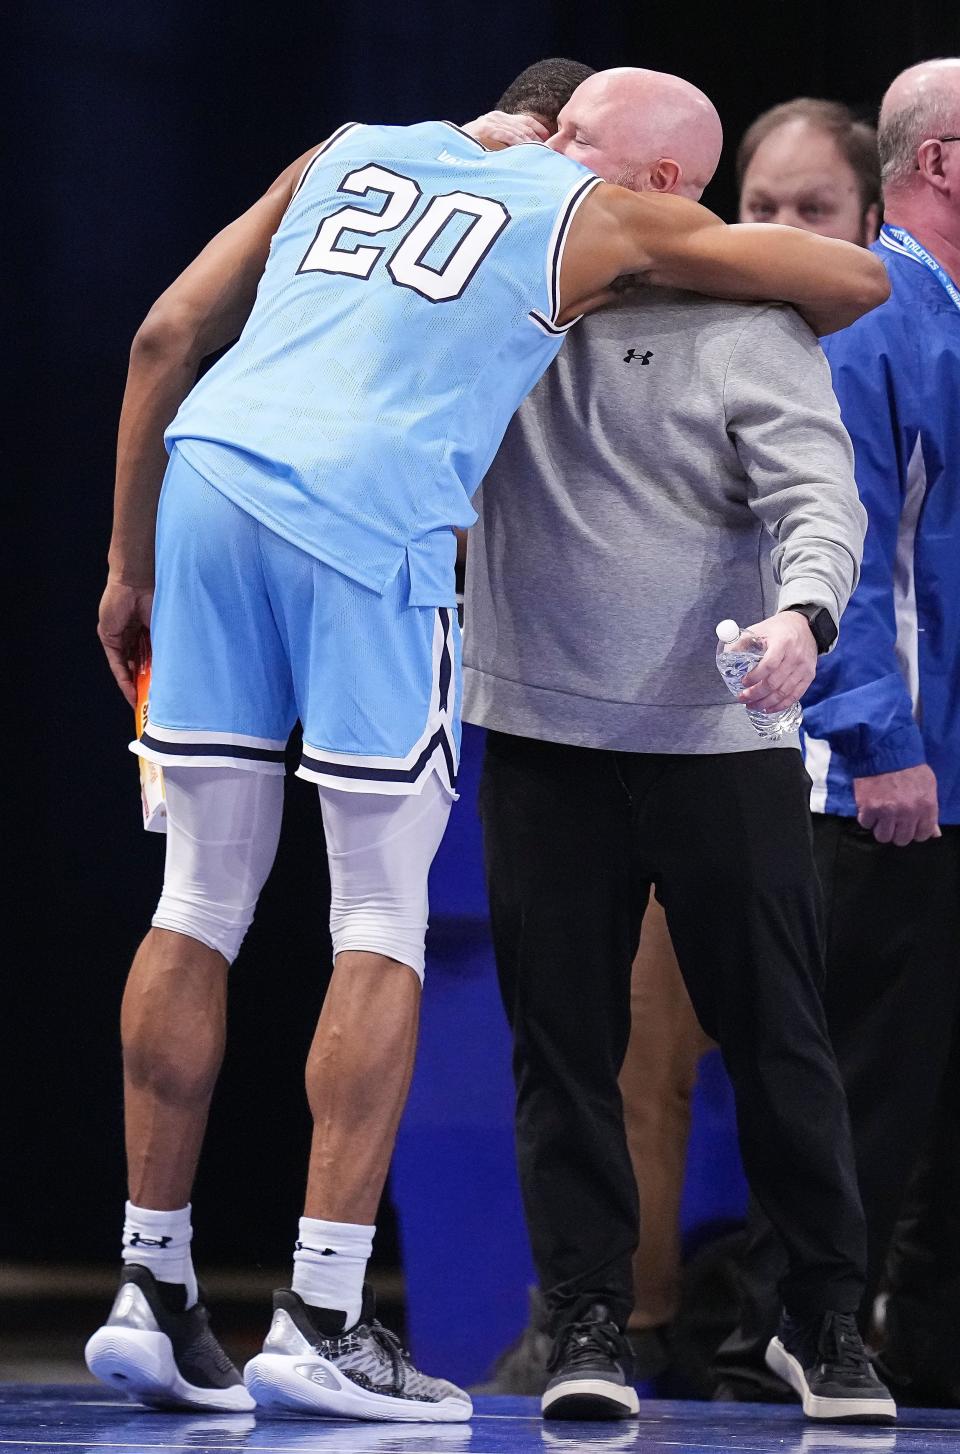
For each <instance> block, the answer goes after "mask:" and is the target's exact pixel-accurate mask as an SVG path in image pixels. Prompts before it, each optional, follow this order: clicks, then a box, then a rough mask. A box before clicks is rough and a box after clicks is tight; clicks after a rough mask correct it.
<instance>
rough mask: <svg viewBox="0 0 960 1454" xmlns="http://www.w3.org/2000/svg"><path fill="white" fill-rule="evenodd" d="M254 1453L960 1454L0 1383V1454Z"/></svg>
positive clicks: (651, 1414) (842, 1432)
mask: <svg viewBox="0 0 960 1454" xmlns="http://www.w3.org/2000/svg"><path fill="white" fill-rule="evenodd" d="M100 1449H109V1450H132V1451H145V1450H152V1449H178V1450H194V1451H201V1454H202V1451H213V1450H230V1449H250V1450H262V1451H276V1454H285V1451H287V1450H297V1451H299V1454H366V1451H368V1450H369V1451H370V1454H461V1451H463V1454H549V1451H551V1450H557V1451H565V1454H580V1451H583V1454H591V1451H594V1450H597V1451H599V1450H603V1449H609V1450H620V1449H627V1450H634V1451H636V1454H660V1451H661V1450H662V1451H665V1454H666V1451H669V1454H704V1451H711V1454H713V1451H730V1454H814V1451H817V1454H848V1451H861V1454H888V1451H889V1454H921V1451H923V1454H927V1451H930V1454H948V1451H949V1454H958V1451H960V1413H956V1412H952V1413H945V1412H941V1411H939V1410H922V1411H917V1410H909V1409H908V1410H906V1411H904V1412H902V1413H901V1422H900V1424H899V1425H898V1426H897V1428H895V1429H894V1428H878V1429H871V1428H853V1427H846V1428H844V1427H839V1428H830V1427H827V1426H814V1425H811V1424H809V1423H806V1422H805V1421H804V1419H803V1417H802V1415H801V1413H800V1411H799V1409H794V1408H791V1407H783V1406H780V1405H768V1404H705V1403H662V1402H654V1401H651V1402H645V1403H642V1404H641V1406H640V1418H639V1421H634V1420H628V1421H625V1422H624V1423H623V1424H544V1423H543V1422H542V1421H541V1419H540V1417H539V1413H538V1409H537V1401H536V1400H535V1399H527V1398H480V1399H477V1400H476V1414H475V1416H474V1419H473V1422H472V1423H470V1424H447V1425H443V1424H353V1423H333V1422H329V1423H328V1422H323V1421H320V1420H318V1419H301V1418H295V1417H287V1418H269V1419H268V1418H257V1419H255V1418H254V1417H253V1415H248V1414H211V1415H208V1416H207V1417H205V1418H200V1417H193V1416H192V1415H185V1414H161V1413H151V1412H150V1411H148V1410H146V1409H143V1408H142V1407H140V1406H138V1405H136V1404H130V1403H121V1402H117V1401H116V1400H114V1399H112V1398H110V1396H109V1394H108V1393H107V1392H106V1391H104V1392H101V1391H100V1390H99V1389H96V1388H72V1387H63V1388H56V1387H39V1386H29V1385H26V1386H25V1385H17V1384H0V1454H7V1451H10V1454H26V1451H34V1450H36V1451H38V1454H40V1451H45V1454H57V1451H59V1450H64V1451H66V1450H89V1451H91V1454H92V1451H94V1450H100Z"/></svg>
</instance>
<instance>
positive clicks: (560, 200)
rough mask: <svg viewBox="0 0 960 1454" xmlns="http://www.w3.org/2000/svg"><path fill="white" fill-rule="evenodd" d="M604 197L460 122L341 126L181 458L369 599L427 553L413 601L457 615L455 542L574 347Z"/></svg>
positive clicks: (310, 177) (547, 154)
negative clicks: (504, 443) (545, 379)
mask: <svg viewBox="0 0 960 1454" xmlns="http://www.w3.org/2000/svg"><path fill="white" fill-rule="evenodd" d="M598 181H599V179H598V178H597V177H595V176H594V175H593V173H591V172H589V171H587V170H586V168H584V167H582V166H580V165H579V164H578V163H576V162H573V161H571V160H569V159H568V158H566V157H562V156H560V155H558V154H557V153H555V152H552V151H550V150H549V149H547V148H546V147H543V146H539V145H529V146H519V147H513V148H509V149H507V150H504V151H500V152H487V151H486V150H485V149H484V148H483V147H482V146H480V144H479V143H478V142H475V141H474V140H473V139H472V138H471V137H469V136H467V135H466V133H465V132H462V131H460V130H459V128H457V127H456V126H453V125H451V124H450V123H448V122H439V121H437V122H425V123H422V124H420V125H417V126H409V127H383V126H361V125H348V126H344V127H341V128H340V130H339V131H337V132H336V133H334V135H333V136H332V137H331V138H330V139H329V141H327V143H326V144H325V145H324V146H322V147H321V148H320V149H319V151H318V152H317V153H316V154H315V156H314V157H313V159H312V160H311V161H310V163H309V165H308V166H307V168H306V171H305V172H304V175H303V178H302V179H301V182H300V185H299V187H298V190H297V192H296V194H295V196H294V197H293V199H292V201H291V203H290V206H289V207H288V209H287V212H286V214H285V216H284V218H283V221H282V222H281V224H280V227H279V229H278V231H277V233H276V235H275V237H274V239H273V242H272V244H271V248H270V256H269V259H268V261H267V266H266V269H265V272H264V274H263V277H262V279H261V282H260V287H259V290H258V293H257V299H256V303H255V304H254V307H253V310H252V312H251V314H250V318H249V320H248V322H247V325H246V327H245V328H244V330H243V333H242V334H241V336H240V339H239V340H238V342H237V343H236V344H234V346H233V347H232V348H231V349H230V350H229V351H228V352H227V353H226V354H225V355H224V356H223V358H221V359H220V360H219V361H218V362H217V363H216V364H215V365H214V367H213V368H212V369H211V370H210V371H209V372H208V373H207V374H206V375H205V376H204V377H203V378H202V379H201V380H200V381H199V383H198V384H197V385H196V386H195V388H194V389H193V390H192V392H191V393H190V395H189V396H188V398H187V399H186V401H185V402H184V404H183V406H182V408H181V409H180V412H179V413H178V415H177V417H176V419H175V420H174V421H173V423H172V425H171V426H170V428H169V430H168V431H167V444H168V447H172V446H173V445H176V446H177V447H178V449H179V450H180V452H181V453H182V455H183V456H184V458H185V459H186V460H188V461H189V463H190V464H191V465H192V466H193V467H194V468H195V469H196V470H197V471H199V473H200V474H201V475H202V476H203V477H204V478H205V479H206V480H208V481H209V482H210V483H211V484H213V485H214V486H215V487H216V488H217V489H218V490H220V491H222V493H223V494H225V495H226V496H228V497H229V499H231V500H232V501H234V503H235V504H237V505H239V506H240V507H241V509H243V510H245V511H247V512H248V513H249V514H251V515H253V516H254V517H255V518H256V519H258V520H259V521H260V522H261V523H262V524H264V525H266V526H267V527H268V528H269V529H271V530H273V531H275V532H276V533H277V534H278V535H280V536H282V537H284V538H285V539H286V540H288V541H289V542H291V543H292V544H294V545H296V546H298V547H300V548H301V549H302V550H304V551H306V552H308V553H309V554H311V555H313V556H315V557H317V558H318V559H320V560H321V561H324V562H326V563H327V564H328V565H330V566H333V567H334V568H335V569H336V570H338V571H341V572H342V573H343V574H345V575H347V576H349V577H350V578H351V579H353V580H355V581H357V582H359V583H361V584H362V585H365V586H368V587H370V588H372V589H373V590H375V591H377V592H379V593H382V592H383V591H384V590H385V589H386V587H387V586H388V585H389V583H390V582H391V581H393V579H394V578H395V577H396V575H397V573H398V571H399V570H400V567H401V565H402V563H403V562H404V558H405V556H406V557H407V559H408V561H409V562H410V565H411V575H412V581H411V595H410V600H411V603H412V604H418V605H431V604H440V602H441V600H447V599H449V595H448V594H447V593H449V591H450V590H451V588H452V572H451V571H450V570H449V565H450V563H451V553H450V552H451V549H452V542H451V537H450V531H449V527H450V526H451V525H459V526H467V525H470V524H471V523H472V522H473V521H474V520H475V519H476V515H475V512H474V510H473V508H472V506H471V504H470V496H471V495H472V494H473V492H474V490H475V489H476V487H477V485H478V484H479V482H480V480H481V479H482V477H483V475H484V473H485V471H486V469H487V466H488V464H489V463H490V461H491V459H492V457H493V455H494V453H495V451H496V449H497V446H498V445H499V443H500V440H501V438H502V436H503V433H504V430H505V429H506V426H507V423H508V422H509V419H510V416H511V415H512V414H513V412H514V410H515V409H516V408H517V406H518V404H519V403H520V401H521V399H523V397H524V396H525V395H526V394H527V392H528V391H529V390H530V388H531V387H532V386H533V384H534V383H535V382H536V380H537V379H538V378H539V377H540V375H541V374H542V373H543V372H544V370H545V369H546V368H547V366H548V365H549V364H550V362H551V360H552V359H553V358H554V356H555V355H556V353H557V351H558V349H559V347H560V344H561V343H562V340H563V336H564V332H565V329H564V328H561V327H560V326H558V324H557V321H556V320H557V313H558V280H559V272H560V263H561V258H562V252H563V247H564V242H565V240H566V237H567V234H568V231H569V227H570V224H571V222H572V220H573V217H574V214H575V212H576V209H577V207H578V206H579V204H580V202H581V201H582V200H583V198H584V197H585V196H586V195H587V194H588V193H589V192H590V191H591V190H592V188H593V187H595V186H596V185H598ZM435 545H436V546H437V547H439V551H438V550H434V549H433V547H434V546H435ZM418 575H419V578H418ZM440 575H442V576H443V577H444V580H443V581H441V580H439V579H437V578H434V577H439V576H440Z"/></svg>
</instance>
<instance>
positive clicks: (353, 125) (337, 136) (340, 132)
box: [293, 121, 362, 197]
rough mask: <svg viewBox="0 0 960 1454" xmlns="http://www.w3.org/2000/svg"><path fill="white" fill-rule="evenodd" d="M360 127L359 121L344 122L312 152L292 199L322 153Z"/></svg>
mask: <svg viewBox="0 0 960 1454" xmlns="http://www.w3.org/2000/svg"><path fill="white" fill-rule="evenodd" d="M361 125H362V122H359V121H346V122H344V124H343V126H338V127H337V129H336V131H335V132H333V134H332V135H331V136H328V137H327V139H326V141H325V142H324V143H323V145H322V146H321V147H319V148H318V149H317V150H316V151H315V152H314V154H313V156H312V157H311V158H310V160H309V161H308V162H307V165H306V166H305V167H304V169H303V173H302V175H301V177H300V180H299V182H298V183H297V185H296V186H295V187H294V189H293V196H294V197H295V196H296V195H297V193H298V192H299V190H300V188H301V187H302V186H303V184H304V182H305V181H306V180H307V177H308V176H309V175H310V172H311V170H312V169H313V164H314V162H317V161H319V160H320V158H321V157H322V156H323V154H324V152H328V151H329V150H330V148H331V147H332V146H336V144H337V142H338V141H342V140H343V138H344V137H345V136H346V134H347V132H348V131H356V130H357V128H358V127H359V126H361Z"/></svg>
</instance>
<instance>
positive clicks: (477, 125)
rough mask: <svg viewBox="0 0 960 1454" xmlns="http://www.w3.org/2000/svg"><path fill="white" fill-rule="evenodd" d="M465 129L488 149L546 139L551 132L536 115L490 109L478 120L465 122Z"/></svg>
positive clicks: (498, 149)
mask: <svg viewBox="0 0 960 1454" xmlns="http://www.w3.org/2000/svg"><path fill="white" fill-rule="evenodd" d="M463 130H464V131H465V132H467V134H468V135H469V136H472V137H473V139H474V141H479V142H480V144H481V146H485V147H486V148H487V151H502V150H503V148H504V147H505V146H520V145H521V144H522V143H523V142H527V141H546V140H547V138H548V137H549V135H550V133H549V131H548V130H547V128H546V127H545V126H544V124H543V122H542V121H538V120H537V119H536V117H535V116H527V115H526V114H525V113H522V112H521V113H520V114H519V115H517V116H511V115H510V113H509V111H488V112H486V114H485V115H483V116H478V117H477V119H476V121H468V122H466V123H465V125H464V127H463Z"/></svg>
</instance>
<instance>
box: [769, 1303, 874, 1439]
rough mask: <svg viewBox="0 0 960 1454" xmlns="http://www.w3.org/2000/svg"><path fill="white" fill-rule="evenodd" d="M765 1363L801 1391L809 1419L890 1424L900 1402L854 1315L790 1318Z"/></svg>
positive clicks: (785, 1319)
mask: <svg viewBox="0 0 960 1454" xmlns="http://www.w3.org/2000/svg"><path fill="white" fill-rule="evenodd" d="M766 1362H767V1367H768V1368H772V1369H773V1372H774V1373H776V1374H778V1375H779V1376H780V1378H782V1379H783V1380H784V1382H785V1383H788V1384H789V1385H790V1387H791V1388H792V1389H793V1390H794V1391H795V1392H796V1393H798V1394H799V1395H800V1400H801V1402H802V1404H803V1412H804V1413H805V1414H806V1415H807V1417H808V1418H810V1419H833V1420H837V1421H843V1422H846V1423H851V1424H892V1423H894V1422H895V1420H896V1417H897V1406H896V1404H895V1403H894V1401H893V1399H892V1398H891V1397H890V1391H889V1389H887V1388H886V1387H885V1386H884V1384H882V1383H881V1382H880V1380H879V1378H878V1377H877V1375H876V1374H875V1373H874V1371H873V1366H872V1364H871V1362H870V1360H869V1358H868V1357H867V1353H866V1349H865V1348H864V1346H863V1339H862V1338H861V1337H860V1330H859V1328H858V1327H857V1320H856V1318H855V1317H854V1316H853V1314H852V1313H823V1314H821V1315H818V1316H816V1317H813V1318H804V1319H800V1318H791V1317H790V1316H789V1315H788V1314H787V1313H784V1314H783V1316H782V1317H781V1319H780V1329H779V1332H778V1334H777V1336H776V1337H775V1338H771V1340H770V1344H769V1346H768V1348H767V1354H766Z"/></svg>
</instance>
